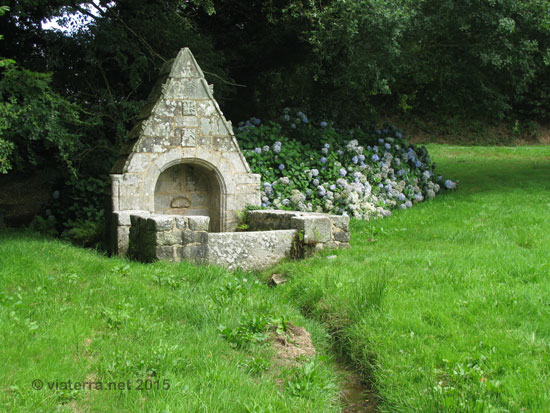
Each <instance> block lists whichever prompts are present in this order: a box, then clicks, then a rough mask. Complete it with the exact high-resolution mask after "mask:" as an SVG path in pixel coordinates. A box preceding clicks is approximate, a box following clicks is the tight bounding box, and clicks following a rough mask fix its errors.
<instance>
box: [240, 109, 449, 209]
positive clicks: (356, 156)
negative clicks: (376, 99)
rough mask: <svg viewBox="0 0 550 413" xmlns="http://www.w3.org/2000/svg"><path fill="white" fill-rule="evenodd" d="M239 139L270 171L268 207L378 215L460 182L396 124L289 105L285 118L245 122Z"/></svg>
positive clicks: (260, 168)
mask: <svg viewBox="0 0 550 413" xmlns="http://www.w3.org/2000/svg"><path fill="white" fill-rule="evenodd" d="M239 140H240V141H241V142H242V145H243V148H245V149H244V151H243V153H244V154H245V156H246V158H247V160H248V162H249V165H250V167H251V169H252V171H253V172H255V173H259V174H261V176H262V206H264V207H270V206H273V207H275V208H277V209H294V210H300V211H316V212H329V213H335V214H344V215H350V216H353V217H355V218H359V219H370V218H371V217H374V218H376V217H379V216H385V215H389V214H390V209H395V208H402V209H406V208H410V207H412V205H413V203H417V202H421V201H423V200H424V199H432V198H434V197H435V195H436V194H437V193H438V192H440V191H443V190H444V189H453V188H455V187H456V183H455V182H453V181H451V180H445V179H443V177H442V176H436V175H435V173H434V169H435V164H434V163H433V162H432V161H431V159H430V156H429V155H428V152H427V150H426V149H425V148H424V147H417V146H415V145H409V144H408V143H407V141H406V140H405V138H404V137H403V134H402V132H401V131H399V130H397V129H395V128H393V127H391V126H389V125H385V127H384V128H383V129H382V130H380V129H376V130H372V131H371V130H368V131H365V130H363V129H362V128H355V129H351V130H344V131H343V130H336V129H334V128H333V127H332V126H330V125H329V124H328V123H327V122H325V121H323V122H320V123H318V124H317V123H315V122H310V120H309V119H308V118H307V116H306V115H305V114H304V113H303V112H296V113H295V112H292V111H290V110H286V111H285V113H284V114H283V116H282V124H278V123H274V122H271V123H270V124H268V125H262V124H261V121H260V120H259V119H257V118H252V119H251V120H249V121H247V122H246V123H243V124H242V125H241V126H240V132H239ZM304 142H310V143H311V144H310V143H304ZM362 145H367V146H366V147H364V146H362Z"/></svg>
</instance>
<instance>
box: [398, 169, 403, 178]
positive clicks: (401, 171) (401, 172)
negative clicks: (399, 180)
mask: <svg viewBox="0 0 550 413" xmlns="http://www.w3.org/2000/svg"><path fill="white" fill-rule="evenodd" d="M404 173H405V171H404V170H403V169H400V170H399V171H397V175H399V176H403V174H404Z"/></svg>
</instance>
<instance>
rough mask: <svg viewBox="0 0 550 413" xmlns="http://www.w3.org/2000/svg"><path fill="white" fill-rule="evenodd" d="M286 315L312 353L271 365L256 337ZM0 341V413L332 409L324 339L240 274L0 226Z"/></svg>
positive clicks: (333, 378) (335, 379) (333, 390)
mask: <svg viewBox="0 0 550 413" xmlns="http://www.w3.org/2000/svg"><path fill="white" fill-rule="evenodd" d="M286 320H292V322H293V323H294V324H296V325H299V326H304V327H306V329H307V330H308V331H309V332H310V333H311V334H312V336H313V342H314V344H315V346H316V349H317V355H316V356H315V357H314V358H313V359H308V360H303V361H301V360H300V361H299V362H297V363H295V365H294V366H292V365H288V366H286V365H281V364H279V363H278V362H277V358H276V357H275V356H274V350H273V347H272V346H271V345H270V341H269V340H266V336H267V335H268V334H269V326H270V325H273V326H275V327H280V328H281V329H284V327H285V325H286V323H287V321H286ZM0 343H1V350H0V365H1V366H2V369H0V411H28V412H39V411H43V412H51V411H57V410H61V411H75V412H81V411H97V412H108V411H127V412H138V411H147V412H246V411H251V412H252V411H254V412H256V411H273V412H283V411H295V412H299V411H339V408H338V405H339V385H338V384H339V381H340V377H339V375H338V374H337V373H335V369H334V367H333V364H332V361H331V359H330V358H328V357H327V356H325V355H324V354H327V348H328V347H329V337H328V335H327V334H326V333H325V332H324V330H323V329H322V328H321V327H320V325H319V323H317V322H315V321H309V320H306V319H304V317H303V316H301V315H300V313H299V311H298V310H297V309H296V308H295V307H293V306H291V305H287V304H286V303H285V302H284V301H283V299H282V298H280V297H277V296H275V295H274V294H273V293H272V292H271V289H270V288H269V287H268V286H267V285H265V284H263V283H260V282H259V281H258V279H257V277H254V276H253V275H252V274H244V273H239V272H235V273H231V272H228V271H225V270H223V269H219V268H212V267H202V268H201V267H197V266H193V265H187V264H177V265H176V264H171V263H161V262H158V263H155V264H152V265H145V264H139V263H129V262H126V261H124V260H121V259H109V258H106V257H103V256H101V255H99V254H96V253H94V252H93V251H89V250H84V249H80V248H76V247H73V246H71V245H68V244H65V243H62V242H59V241H55V240H51V239H50V240H48V239H40V238H37V237H36V236H34V237H33V236H30V235H28V234H21V233H16V232H11V233H7V234H3V235H1V236H0ZM37 379H38V380H41V382H42V383H43V386H44V387H43V388H42V389H40V390H34V389H33V388H32V385H33V381H34V380H37ZM69 380H71V382H72V383H73V384H74V383H75V382H79V383H89V382H93V383H102V386H104V387H103V390H100V389H97V388H96V387H95V385H94V390H92V391H90V387H91V386H90V385H87V384H81V386H83V387H84V388H85V389H86V390H84V391H83V390H78V389H75V388H74V387H73V389H72V390H71V389H70V388H69V384H68V383H67V382H68V381H69ZM120 382H123V383H124V386H127V384H126V383H128V382H129V384H130V388H131V389H130V390H123V391H120V390H105V388H107V387H108V386H111V389H113V388H114V387H113V386H115V385H116V386H118V383H120ZM113 383H114V384H113ZM39 384H40V383H38V385H39ZM35 385H36V383H35ZM50 387H51V388H50ZM139 387H141V390H140V389H139Z"/></svg>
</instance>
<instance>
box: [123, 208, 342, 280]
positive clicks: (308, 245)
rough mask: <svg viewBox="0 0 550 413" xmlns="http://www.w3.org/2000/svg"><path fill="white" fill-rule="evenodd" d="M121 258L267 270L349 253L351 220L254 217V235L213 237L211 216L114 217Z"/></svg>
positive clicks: (261, 213) (283, 214) (274, 214)
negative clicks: (325, 253)
mask: <svg viewBox="0 0 550 413" xmlns="http://www.w3.org/2000/svg"><path fill="white" fill-rule="evenodd" d="M114 217H115V224H116V225H117V232H118V233H119V234H120V235H121V238H119V239H118V243H117V245H118V250H119V253H120V252H122V251H125V252H126V251H127V255H128V256H129V257H131V258H133V259H136V260H139V261H144V262H151V261H154V260H167V261H183V260H191V261H195V262H206V263H210V264H214V265H221V266H224V267H226V268H229V269H236V268H242V269H244V270H250V269H263V268H266V267H269V266H271V265H274V264H276V263H277V262H278V261H280V260H282V259H284V258H287V257H293V258H303V257H308V256H310V255H312V254H314V253H315V252H317V251H319V250H321V249H324V248H347V247H349V218H348V217H343V216H339V215H328V214H318V213H307V212H298V211H271V210H258V211H249V212H248V216H247V221H248V224H249V227H250V229H251V230H252V231H247V232H208V227H209V223H210V218H209V217H207V216H183V215H158V214H150V213H148V212H145V211H132V212H131V213H128V212H118V213H115V214H114Z"/></svg>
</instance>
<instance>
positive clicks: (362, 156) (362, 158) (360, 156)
mask: <svg viewBox="0 0 550 413" xmlns="http://www.w3.org/2000/svg"><path fill="white" fill-rule="evenodd" d="M359 160H360V161H361V162H363V161H364V160H365V155H363V154H361V155H359Z"/></svg>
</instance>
